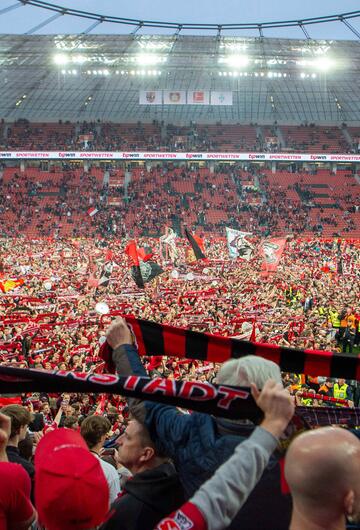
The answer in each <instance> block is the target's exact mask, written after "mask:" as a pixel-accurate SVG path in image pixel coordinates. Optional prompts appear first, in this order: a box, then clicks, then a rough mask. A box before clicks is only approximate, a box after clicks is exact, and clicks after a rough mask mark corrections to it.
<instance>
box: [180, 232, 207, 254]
mask: <svg viewBox="0 0 360 530" xmlns="http://www.w3.org/2000/svg"><path fill="white" fill-rule="evenodd" d="M185 235H186V237H187V240H188V241H189V243H190V245H191V248H192V250H193V252H194V255H195V258H196V259H205V258H206V256H205V245H204V240H203V239H201V237H199V236H197V235H196V234H192V233H191V232H189V230H188V229H187V228H185Z"/></svg>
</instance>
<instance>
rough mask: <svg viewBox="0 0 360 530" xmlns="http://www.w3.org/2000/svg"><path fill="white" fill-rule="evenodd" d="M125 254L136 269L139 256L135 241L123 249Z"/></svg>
mask: <svg viewBox="0 0 360 530" xmlns="http://www.w3.org/2000/svg"><path fill="white" fill-rule="evenodd" d="M125 254H127V255H128V256H129V258H130V259H131V261H132V264H133V265H135V266H136V267H138V266H139V254H138V250H137V247H136V242H135V241H129V243H128V244H127V245H126V247H125Z"/></svg>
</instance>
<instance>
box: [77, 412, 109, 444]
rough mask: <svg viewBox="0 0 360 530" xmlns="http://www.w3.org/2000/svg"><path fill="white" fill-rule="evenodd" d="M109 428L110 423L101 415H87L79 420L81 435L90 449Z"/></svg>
mask: <svg viewBox="0 0 360 530" xmlns="http://www.w3.org/2000/svg"><path fill="white" fill-rule="evenodd" d="M110 429H111V423H110V421H109V420H108V419H107V418H104V417H103V416H95V415H94V416H88V417H87V418H85V419H84V421H82V422H81V430H80V432H81V436H82V437H83V438H84V440H85V442H86V443H87V445H88V447H89V448H90V449H91V448H92V447H95V445H96V444H98V443H99V442H100V440H101V438H102V436H104V434H107V433H108V432H109V431H110Z"/></svg>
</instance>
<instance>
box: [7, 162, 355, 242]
mask: <svg viewBox="0 0 360 530" xmlns="http://www.w3.org/2000/svg"><path fill="white" fill-rule="evenodd" d="M9 171H11V174H10V173H9ZM117 171H123V170H121V169H119V168H111V167H109V174H110V176H109V179H110V180H106V179H105V170H101V169H99V168H96V167H93V168H90V170H89V172H88V173H84V172H83V171H82V170H80V169H75V168H72V167H70V166H68V165H67V164H64V165H63V167H59V166H57V167H52V168H51V171H47V172H42V171H41V170H35V173H34V168H29V170H26V171H25V172H24V173H21V171H20V168H19V169H17V168H13V169H12V168H11V169H10V168H7V169H5V170H4V175H3V179H2V182H1V190H2V193H1V195H0V236H2V237H9V236H10V237H13V236H15V235H16V236H20V235H21V234H23V233H24V232H25V233H27V234H28V235H29V236H31V237H34V236H35V237H38V236H41V237H49V236H54V235H55V236H56V235H59V236H62V237H64V236H65V237H69V236H71V237H86V236H88V235H89V234H91V235H93V236H97V237H108V236H115V237H123V236H125V235H129V236H131V237H133V236H135V237H138V236H142V235H147V236H154V235H155V236H159V235H160V232H161V230H162V227H164V226H165V225H170V226H173V227H174V228H175V230H176V231H177V232H178V233H179V234H181V233H183V229H184V226H185V225H187V226H188V227H190V228H191V229H193V230H196V231H200V232H205V233H207V234H210V235H211V234H213V233H216V234H220V233H224V230H225V227H226V226H232V227H234V228H238V229H240V230H246V231H249V232H252V233H253V234H254V235H258V236H267V235H269V234H272V235H281V234H283V233H292V234H294V235H297V236H300V237H301V236H303V235H307V236H318V237H322V236H323V234H326V235H327V236H331V237H332V236H340V237H357V235H358V232H357V230H358V225H357V219H358V217H357V216H358V213H359V207H360V193H359V192H358V189H357V188H358V184H357V182H356V180H355V178H354V177H353V175H351V174H350V173H349V175H345V177H344V176H343V175H339V182H341V185H342V187H343V189H342V190H341V191H338V190H336V192H335V191H332V190H331V188H330V187H329V188H328V189H326V190H325V191H326V193H327V194H328V196H329V202H330V203H333V204H332V206H331V209H326V208H323V207H321V205H320V206H319V205H317V204H316V198H314V196H313V195H312V192H311V190H312V188H311V186H310V185H309V183H307V182H304V181H303V177H304V175H302V176H301V178H300V179H299V183H296V184H294V185H289V186H287V187H284V186H283V184H282V182H283V177H282V174H281V172H280V173H279V175H278V177H277V175H273V176H271V179H270V175H269V172H268V171H267V170H262V169H261V168H259V167H258V166H255V165H254V166H251V165H249V166H248V167H247V168H246V169H244V168H240V167H238V166H237V165H226V164H224V165H221V164H220V165H217V167H216V168H215V171H214V173H211V172H210V170H209V168H198V167H195V166H194V167H191V166H185V165H183V166H181V167H174V166H173V165H172V164H171V163H167V164H166V163H161V164H157V165H155V164H154V165H153V167H151V168H146V167H145V166H144V167H140V166H139V167H136V168H132V169H131V168H130V169H129V174H131V177H130V178H129V182H128V183H127V185H126V186H124V185H121V186H113V185H112V184H111V179H112V174H115V173H116V172H117ZM44 175H45V176H44ZM277 178H278V180H277ZM312 178H313V180H314V182H316V175H314V176H313V177H312ZM341 179H342V180H341ZM112 198H115V199H116V205H115V206H114V204H113V203H112V202H111V199H112ZM234 204H236V207H234ZM89 209H96V210H97V212H96V216H95V217H91V216H90V215H89V214H88V210H89ZM15 219H16V221H17V222H16V224H15V223H14V220H15ZM340 221H341V222H340Z"/></svg>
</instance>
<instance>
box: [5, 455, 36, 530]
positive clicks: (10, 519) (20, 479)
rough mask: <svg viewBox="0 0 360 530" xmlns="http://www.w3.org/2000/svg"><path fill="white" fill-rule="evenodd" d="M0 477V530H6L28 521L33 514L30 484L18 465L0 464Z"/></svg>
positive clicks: (24, 472)
mask: <svg viewBox="0 0 360 530" xmlns="http://www.w3.org/2000/svg"><path fill="white" fill-rule="evenodd" d="M0 476H1V480H0V530H8V529H10V528H12V527H14V526H18V525H21V524H24V523H25V522H26V521H30V519H31V517H32V515H33V513H34V507H33V505H32V504H31V502H30V490H31V483H30V478H29V475H28V474H27V473H26V471H25V469H24V468H23V467H22V466H21V465H20V464H13V463H10V462H0Z"/></svg>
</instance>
